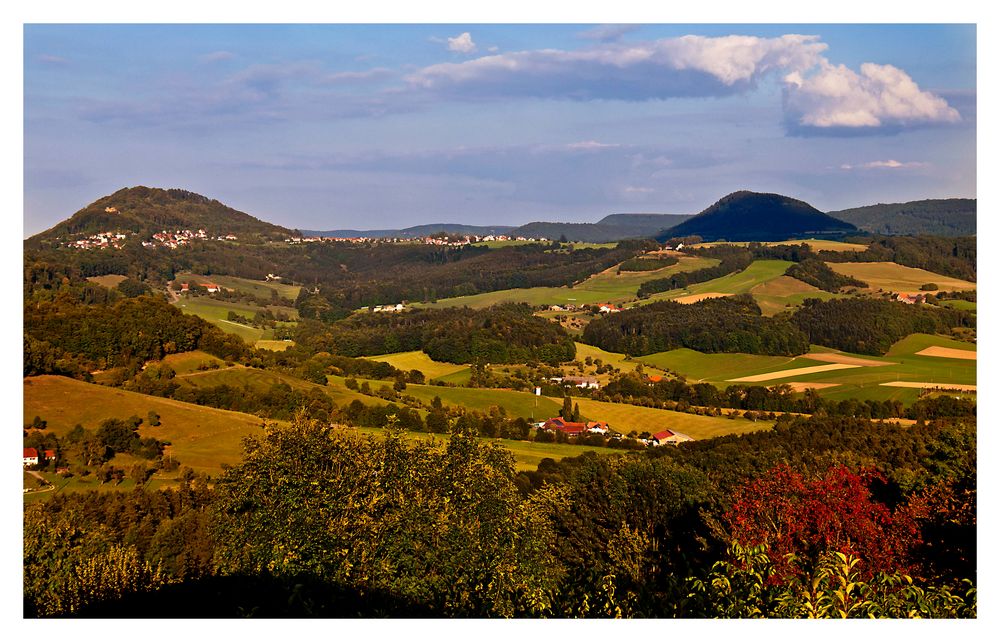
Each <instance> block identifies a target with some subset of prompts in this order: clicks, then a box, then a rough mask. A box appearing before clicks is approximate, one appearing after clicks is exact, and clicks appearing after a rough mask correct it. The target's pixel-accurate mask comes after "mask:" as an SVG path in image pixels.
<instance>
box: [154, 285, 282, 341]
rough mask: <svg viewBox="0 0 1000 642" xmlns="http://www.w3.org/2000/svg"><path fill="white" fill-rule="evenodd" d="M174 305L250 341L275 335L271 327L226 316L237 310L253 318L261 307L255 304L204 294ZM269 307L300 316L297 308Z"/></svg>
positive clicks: (183, 299)
mask: <svg viewBox="0 0 1000 642" xmlns="http://www.w3.org/2000/svg"><path fill="white" fill-rule="evenodd" d="M174 305H175V306H177V307H179V308H180V309H181V310H183V311H184V312H185V313H186V314H194V315H196V316H199V317H201V318H202V319H205V320H206V321H208V322H209V323H212V324H213V325H216V326H218V327H219V328H221V329H222V330H225V331H226V332H229V333H230V334H235V335H238V336H240V337H242V338H243V339H245V340H246V341H248V342H250V343H254V342H256V341H259V340H261V339H270V338H272V336H273V333H272V332H271V330H269V329H268V330H262V329H260V328H254V327H251V326H248V325H243V324H241V323H236V322H234V321H229V320H228V319H227V318H226V317H227V316H228V315H229V313H230V312H235V313H236V314H239V315H242V316H245V317H250V318H252V317H253V315H254V314H256V313H257V311H259V310H260V309H261V308H260V307H258V306H255V305H248V304H245V303H234V302H230V301H217V300H215V299H210V298H208V297H203V296H199V297H183V298H181V299H180V300H179V301H177V302H176V303H174ZM267 307H268V309H270V310H272V311H274V312H284V313H285V314H287V315H288V316H289V317H291V318H297V317H298V310H296V309H295V308H289V307H286V306H278V305H271V306H267Z"/></svg>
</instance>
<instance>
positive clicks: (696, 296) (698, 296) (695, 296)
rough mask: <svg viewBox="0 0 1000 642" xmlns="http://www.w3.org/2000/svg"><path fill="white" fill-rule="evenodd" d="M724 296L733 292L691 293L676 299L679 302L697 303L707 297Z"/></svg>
mask: <svg viewBox="0 0 1000 642" xmlns="http://www.w3.org/2000/svg"><path fill="white" fill-rule="evenodd" d="M724 296H732V293H731V292H730V293H726V292H704V293H702V294H689V295H687V296H679V297H677V298H676V299H674V301H677V302H678V303H697V302H698V301H704V300H705V299H717V298H719V297H724Z"/></svg>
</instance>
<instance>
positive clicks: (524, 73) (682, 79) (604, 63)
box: [405, 31, 961, 135]
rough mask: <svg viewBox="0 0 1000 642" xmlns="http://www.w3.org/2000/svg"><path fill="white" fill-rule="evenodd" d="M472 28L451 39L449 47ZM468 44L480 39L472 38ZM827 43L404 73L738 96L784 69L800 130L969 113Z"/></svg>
mask: <svg viewBox="0 0 1000 642" xmlns="http://www.w3.org/2000/svg"><path fill="white" fill-rule="evenodd" d="M602 33H603V32H602ZM609 33H611V32H610V31H609ZM465 36H468V34H467V33H463V34H462V35H461V36H458V37H456V38H449V39H448V43H449V48H452V49H453V50H454V49H455V48H456V47H457V46H459V45H458V41H459V40H460V39H462V38H464V37H465ZM467 44H468V45H469V47H474V46H475V45H474V44H473V43H472V40H471V37H469V38H468V43H467ZM462 46H463V49H462V50H463V51H465V49H464V45H462ZM827 48H828V47H827V45H826V44H825V43H823V42H821V41H820V39H819V36H814V35H801V34H786V35H783V36H779V37H775V38H761V37H757V36H741V35H729V36H720V37H707V36H695V35H688V36H682V37H678V38H664V39H660V40H653V41H645V42H621V41H606V40H601V41H599V42H597V43H595V44H594V45H592V46H589V47H584V48H581V49H575V50H562V49H535V50H525V51H515V52H507V53H498V54H495V55H486V56H480V57H476V58H473V59H470V60H466V61H464V62H450V63H442V64H435V65H430V66H428V67H424V68H422V69H418V70H417V71H415V72H413V73H411V74H409V75H408V76H406V78H405V79H406V82H407V83H408V88H409V90H410V91H411V92H420V93H424V94H427V95H429V96H437V97H444V98H450V99H454V100H470V101H484V100H497V99H510V98H519V97H520V98H556V99H564V100H625V101H644V100H663V99H668V98H683V97H706V96H727V95H734V94H739V93H743V92H747V91H750V90H752V89H754V88H755V87H756V86H757V84H758V83H759V82H760V81H761V80H762V79H763V78H765V77H767V76H769V75H771V74H780V75H781V76H782V78H783V81H784V110H785V123H786V127H787V129H788V130H789V131H790V132H792V133H812V134H823V135H843V134H845V133H849V134H850V133H859V134H865V133H875V132H879V131H892V130H897V129H901V128H907V127H920V126H927V125H935V124H944V123H955V122H958V121H960V120H961V117H960V115H959V113H958V110H956V109H955V108H953V107H951V106H950V105H949V104H948V101H947V100H945V99H944V98H942V97H941V96H938V95H936V94H934V93H931V92H929V91H925V90H922V89H921V88H920V87H919V86H918V85H917V83H916V82H915V81H914V80H913V79H912V78H911V77H910V76H909V75H908V74H907V73H906V72H905V71H903V70H901V69H898V68H896V67H894V66H892V65H879V64H875V63H870V62H867V63H864V64H862V65H861V67H860V69H859V70H858V71H855V70H853V69H850V68H848V67H846V66H844V65H834V64H832V63H830V61H829V60H828V59H827V58H826V57H825V52H826V50H827Z"/></svg>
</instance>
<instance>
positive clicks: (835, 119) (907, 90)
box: [785, 60, 961, 129]
mask: <svg viewBox="0 0 1000 642" xmlns="http://www.w3.org/2000/svg"><path fill="white" fill-rule="evenodd" d="M785 109H786V116H787V118H788V119H789V121H790V124H791V125H792V126H793V127H798V128H818V129H824V128H848V129H855V128H879V127H905V126H913V125H927V124H938V123H954V122H958V121H959V120H961V117H960V116H959V113H958V111H957V110H956V109H954V108H953V107H950V106H949V105H948V102H947V101H946V100H945V99H943V98H941V97H939V96H936V95H934V94H932V93H931V92H928V91H922V90H921V89H920V87H918V86H917V83H915V82H914V81H913V79H912V78H910V76H909V75H908V74H907V73H906V72H905V71H903V70H901V69H898V68H896V67H893V66H892V65H877V64H874V63H864V64H862V65H861V72H860V73H857V72H855V71H854V70H852V69H849V68H847V67H845V66H844V65H832V64H830V63H829V62H828V61H826V60H823V61H822V63H821V64H820V66H819V69H818V70H817V71H815V72H813V73H811V74H803V73H801V72H799V71H793V72H792V73H790V74H788V75H787V76H785Z"/></svg>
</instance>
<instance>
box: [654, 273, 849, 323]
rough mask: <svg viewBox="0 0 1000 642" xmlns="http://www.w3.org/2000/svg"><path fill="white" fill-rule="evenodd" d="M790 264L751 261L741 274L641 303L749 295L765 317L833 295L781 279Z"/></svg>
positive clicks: (696, 284) (795, 281)
mask: <svg viewBox="0 0 1000 642" xmlns="http://www.w3.org/2000/svg"><path fill="white" fill-rule="evenodd" d="M790 265H792V262H791V261H772V260H760V261H754V262H753V263H751V264H750V266H749V267H747V269H745V270H743V271H741V272H736V273H735V274H729V275H726V276H723V277H719V278H717V279H712V280H711V281H705V282H703V283H695V284H693V285H690V286H688V287H686V288H683V289H678V290H670V291H668V292H660V293H657V294H654V295H652V296H650V297H649V298H647V299H643V301H642V303H652V302H654V301H663V300H674V301H679V302H680V303H694V302H696V301H700V300H702V299H707V298H712V297H719V296H728V295H732V294H744V293H747V292H749V293H751V294H753V297H754V299H755V300H756V301H757V303H758V305H760V306H761V311H762V312H763V313H764V314H765V315H772V314H776V313H778V312H780V311H781V310H784V309H785V308H786V307H788V306H789V305H792V306H795V305H800V304H801V303H802V301H803V300H804V299H805V298H807V297H815V298H820V299H828V298H831V297H834V296H836V295H835V294H832V293H830V292H823V291H822V290H817V289H815V288H812V289H809V288H811V286H809V285H808V284H806V283H802V282H801V281H798V280H797V279H792V278H791V277H787V276H784V274H785V270H787V269H788V267H789V266H790ZM798 284H801V285H798Z"/></svg>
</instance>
